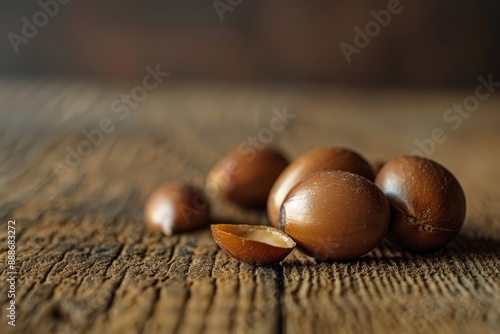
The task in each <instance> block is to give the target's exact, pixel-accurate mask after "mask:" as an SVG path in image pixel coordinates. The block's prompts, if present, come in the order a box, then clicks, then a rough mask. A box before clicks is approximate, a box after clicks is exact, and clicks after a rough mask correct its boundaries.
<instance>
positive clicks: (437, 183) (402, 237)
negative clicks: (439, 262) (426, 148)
mask: <svg viewBox="0 0 500 334" xmlns="http://www.w3.org/2000/svg"><path fill="white" fill-rule="evenodd" d="M375 183H376V184H377V186H379V187H380V189H382V191H383V192H384V193H385V195H386V196H387V198H388V199H389V202H390V203H391V210H392V219H391V224H390V227H389V232H388V233H387V240H389V241H390V242H391V243H392V244H394V245H396V246H399V247H403V248H406V249H409V250H413V251H422V252H425V251H433V250H437V249H439V248H441V247H443V246H444V245H446V244H447V243H449V242H450V241H451V240H453V238H455V236H456V235H457V234H458V232H459V231H460V229H461V228H462V226H463V224H464V220H465V210H466V203H465V195H464V192H463V190H462V187H460V184H459V183H458V181H457V179H456V178H455V177H454V176H453V175H452V174H451V173H450V172H449V171H448V170H447V169H446V168H444V167H443V166H441V165H440V164H438V163H437V162H434V161H432V160H429V159H426V158H421V157H417V156H403V157H399V158H396V159H394V160H391V161H389V162H387V163H386V164H385V166H384V167H383V168H382V169H381V171H380V172H379V174H378V176H377V178H376V180H375Z"/></svg>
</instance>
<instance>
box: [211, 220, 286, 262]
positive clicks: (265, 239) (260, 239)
mask: <svg viewBox="0 0 500 334" xmlns="http://www.w3.org/2000/svg"><path fill="white" fill-rule="evenodd" d="M210 228H211V230H212V235H213V237H214V239H215V241H216V242H217V244H218V245H219V246H220V247H221V248H222V249H223V250H224V251H225V252H226V253H228V254H229V255H231V256H232V257H234V258H235V259H237V260H240V261H243V262H246V263H250V264H259V265H265V264H272V263H277V262H280V261H281V260H283V259H284V258H285V257H286V256H287V255H288V254H289V253H290V252H291V251H292V250H293V248H294V247H295V242H294V241H293V240H292V239H290V237H289V236H287V235H286V234H285V233H283V232H281V231H280V230H278V229H275V228H274V227H270V226H259V225H231V224H217V225H212V226H210Z"/></svg>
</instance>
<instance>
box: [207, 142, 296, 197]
mask: <svg viewBox="0 0 500 334" xmlns="http://www.w3.org/2000/svg"><path fill="white" fill-rule="evenodd" d="M287 165H288V161H287V160H286V159H285V158H284V157H283V155H281V154H280V153H279V152H277V151H274V150H271V149H263V150H257V149H253V150H247V151H241V152H240V151H235V152H232V153H230V154H229V155H227V156H226V157H224V158H223V159H221V160H220V161H219V162H218V163H217V164H216V165H215V166H214V167H213V168H212V170H211V171H210V172H209V173H208V176H207V181H206V187H205V190H206V192H207V194H208V195H209V196H210V197H212V196H213V197H219V198H221V199H223V200H226V201H229V202H233V203H235V204H238V205H241V206H249V207H258V206H265V204H266V202H267V197H268V195H269V191H270V190H271V187H272V186H273V184H274V181H276V178H277V177H278V175H280V173H281V172H282V171H283V169H285V167H286V166H287Z"/></svg>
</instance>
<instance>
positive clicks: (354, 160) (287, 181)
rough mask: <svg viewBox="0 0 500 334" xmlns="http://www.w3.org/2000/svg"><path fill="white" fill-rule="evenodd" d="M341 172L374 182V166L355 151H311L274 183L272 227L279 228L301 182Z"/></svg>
mask: <svg viewBox="0 0 500 334" xmlns="http://www.w3.org/2000/svg"><path fill="white" fill-rule="evenodd" d="M330 170H341V171H346V172H351V173H354V174H359V175H361V176H364V177H366V178H368V179H369V180H373V179H374V174H373V171H372V167H371V165H370V164H369V163H368V162H367V161H366V160H365V159H364V158H363V157H361V156H360V155H359V154H357V153H356V152H354V151H351V150H348V149H345V148H338V147H325V148H320V149H316V150H312V151H309V152H307V153H305V154H304V155H302V156H300V157H299V158H297V159H296V160H295V161H293V162H292V163H291V164H290V165H289V166H288V167H287V168H286V169H285V170H284V171H283V173H281V175H280V176H279V178H278V179H277V180H276V182H275V183H274V185H273V187H272V189H271V192H270V194H269V199H268V200H267V214H268V217H269V220H270V222H271V225H273V226H274V227H276V228H279V221H278V220H279V212H280V208H281V204H283V201H284V199H285V197H286V195H287V194H288V192H289V191H290V189H292V188H293V187H294V186H295V185H296V184H297V183H298V182H300V181H301V180H302V179H304V178H305V177H306V176H308V175H309V174H312V173H315V172H321V171H330Z"/></svg>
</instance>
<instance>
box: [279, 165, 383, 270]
mask: <svg viewBox="0 0 500 334" xmlns="http://www.w3.org/2000/svg"><path fill="white" fill-rule="evenodd" d="M389 220H390V208H389V202H388V201H387V199H386V197H385V196H384V194H383V193H382V191H380V189H379V188H377V186H375V185H374V184H373V183H372V182H371V181H369V180H368V179H366V178H364V177H362V176H359V175H357V174H353V173H349V172H343V171H329V172H319V173H314V174H312V175H310V176H308V177H307V178H305V179H304V180H302V181H301V182H299V183H298V184H297V185H296V186H295V187H293V188H292V190H291V191H290V192H289V193H288V195H287V196H286V199H285V201H284V202H283V205H282V207H281V212H280V226H281V229H282V230H283V231H284V232H285V233H286V234H288V235H289V236H290V237H291V238H292V239H293V240H295V241H296V242H297V243H298V244H299V245H300V246H301V247H302V248H303V249H304V250H305V251H306V252H307V253H309V254H311V255H313V256H314V257H315V258H316V259H318V260H326V261H334V260H349V259H355V258H357V257H360V256H362V255H364V254H366V253H368V252H370V251H371V250H373V249H374V248H375V247H377V246H378V244H379V243H380V241H381V240H382V239H383V238H384V236H385V234H386V232H387V228H388V226H389Z"/></svg>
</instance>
